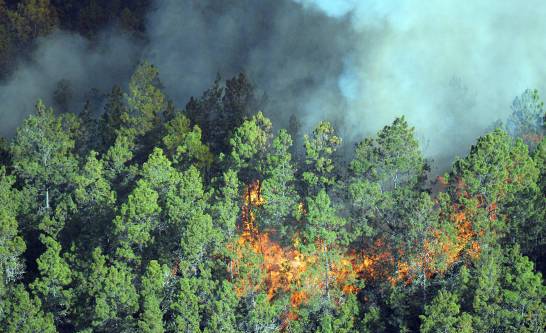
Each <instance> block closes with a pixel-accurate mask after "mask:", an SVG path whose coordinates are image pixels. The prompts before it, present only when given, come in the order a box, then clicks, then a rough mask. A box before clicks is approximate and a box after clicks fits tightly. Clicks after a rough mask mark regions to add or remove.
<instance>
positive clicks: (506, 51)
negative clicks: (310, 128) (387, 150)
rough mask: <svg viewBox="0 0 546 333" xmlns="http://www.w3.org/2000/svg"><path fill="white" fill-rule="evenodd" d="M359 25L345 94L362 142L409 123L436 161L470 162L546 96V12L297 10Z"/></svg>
mask: <svg viewBox="0 0 546 333" xmlns="http://www.w3.org/2000/svg"><path fill="white" fill-rule="evenodd" d="M294 1H296V2H299V3H301V4H302V5H303V6H304V7H306V8H309V9H310V10H322V11H324V12H325V13H326V14H327V15H329V16H332V17H338V18H344V17H350V18H351V21H352V23H353V27H354V29H355V30H356V31H357V32H358V38H357V39H356V40H354V41H353V42H354V44H355V46H356V50H355V52H352V53H350V54H347V55H346V61H345V69H344V71H343V73H344V74H343V75H341V76H340V77H339V85H340V88H341V90H342V92H343V93H344V95H345V97H346V98H347V100H348V103H349V108H348V111H347V112H348V113H347V114H348V121H347V124H352V125H353V126H352V131H349V133H354V134H356V135H361V134H367V133H370V132H374V131H377V130H378V129H379V128H381V127H382V126H384V125H385V124H387V123H389V122H391V121H392V120H393V119H394V118H395V117H397V116H401V115H405V116H406V118H407V119H408V120H409V121H410V123H411V124H413V125H414V126H415V127H416V129H417V132H418V135H419V136H420V137H421V139H422V141H423V143H424V145H425V148H426V153H427V155H429V156H431V157H434V158H436V159H442V158H444V157H446V156H450V155H452V154H454V153H459V154H461V153H464V150H466V149H467V148H468V147H469V145H470V144H471V143H472V141H473V140H474V139H475V138H476V136H478V135H480V134H481V133H483V131H484V130H486V129H488V127H490V126H491V124H492V123H493V122H494V121H495V120H498V119H501V120H504V119H506V117H507V115H508V114H509V112H510V104H511V101H512V99H513V98H514V97H515V96H516V95H518V94H520V93H521V92H522V91H523V90H524V89H526V88H538V89H539V90H541V91H545V90H544V87H545V78H546V75H545V74H546V66H544V58H545V56H546V39H545V38H546V20H544V18H545V17H546V3H545V2H543V1H539V0H530V1H494V0H476V1H456V0H431V1H419V0H398V1H381V0H354V1H352V0H338V1H336V0H294Z"/></svg>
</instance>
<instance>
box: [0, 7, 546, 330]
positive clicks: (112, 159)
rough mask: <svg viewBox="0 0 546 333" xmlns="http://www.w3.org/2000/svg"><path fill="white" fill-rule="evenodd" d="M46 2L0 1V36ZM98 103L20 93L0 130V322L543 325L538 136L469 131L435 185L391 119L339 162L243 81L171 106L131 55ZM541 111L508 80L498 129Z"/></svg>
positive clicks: (48, 12)
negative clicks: (22, 100) (11, 133)
mask: <svg viewBox="0 0 546 333" xmlns="http://www.w3.org/2000/svg"><path fill="white" fill-rule="evenodd" d="M139 3H140V4H141V5H142V3H141V1H140V0H139V1H135V2H134V3H133V4H128V3H126V2H125V1H124V0H120V1H114V2H112V3H111V4H105V2H104V0H91V1H84V2H82V3H78V2H77V1H67V2H66V4H64V3H63V4H61V3H59V2H58V1H56V2H54V5H55V8H59V9H60V10H59V12H58V16H59V18H60V20H61V21H62V22H65V23H62V26H63V27H64V26H65V24H68V23H66V21H63V20H66V16H67V15H70V14H69V12H70V11H71V10H73V11H74V12H77V13H78V15H81V16H82V17H81V18H79V19H77V20H75V21H71V22H70V24H68V25H69V26H72V25H82V27H81V28H82V29H83V30H86V31H89V33H90V34H92V33H93V31H95V30H96V29H97V26H100V25H101V24H102V23H101V22H105V21H108V20H110V19H111V18H106V17H105V15H112V17H117V16H119V15H121V14H120V13H124V14H123V17H124V21H123V22H121V24H124V25H127V26H128V27H133V28H137V27H136V26H137V25H139V23H138V21H139V19H138V16H139V14H138V13H139V11H138V10H137V9H136V8H137V7H138V6H139ZM52 8H53V5H52V4H49V3H48V2H47V1H38V0H36V1H34V0H32V1H31V0H29V1H24V2H22V3H21V4H20V5H19V6H18V7H17V8H15V9H13V7H10V9H7V7H6V6H5V4H4V3H3V2H2V0H0V46H2V45H7V44H10V45H11V44H12V43H16V41H14V40H12V38H13V36H11V35H10V36H8V37H10V38H7V39H6V36H5V33H3V30H2V29H5V27H6V26H7V23H6V20H7V21H9V20H11V19H14V20H16V21H17V22H16V23H17V24H23V25H24V24H26V23H25V21H24V20H27V19H28V20H30V21H31V22H37V23H36V24H37V26H36V28H37V29H43V30H44V31H45V30H47V29H49V28H48V27H50V24H53V23H52V22H50V21H51V20H53V16H52V15H53V14H54V13H53V9H52ZM14 13H15V14H14ZM3 14H5V15H3ZM14 15H15V16H14ZM17 15H19V16H20V17H19V16H17ZM56 15H57V14H56ZM6 17H7V19H6ZM10 22H11V21H10ZM9 24H12V23H9ZM55 24H56V23H55ZM53 26H54V25H53ZM133 28H131V29H133ZM21 29H22V30H21V31H22V36H24V34H25V27H21ZM137 29H138V28H137ZM33 33H40V32H39V31H36V32H33ZM25 38H27V37H25ZM28 38H30V39H32V38H34V37H32V36H31V37H28ZM2 52H3V51H2V50H0V57H1V56H2V54H3V53H2ZM7 52H11V51H7ZM0 66H1V59H0ZM59 88H62V89H60V90H59V94H58V96H57V97H58V101H57V102H58V103H57V104H59V106H61V107H62V105H65V106H66V105H67V104H66V103H67V101H68V98H69V97H70V96H69V94H68V93H69V92H70V91H69V90H70V87H69V86H68V85H65V83H64V82H61V84H60V85H59ZM74 93H79V92H74ZM105 103H106V106H105V110H104V111H105V112H104V114H103V115H102V116H101V117H100V118H99V119H98V120H97V119H95V117H94V116H93V112H92V111H94V109H93V108H91V107H90V104H88V105H87V106H86V108H85V110H84V112H82V114H80V115H75V114H69V113H65V114H62V115H56V114H55V113H54V111H53V110H52V109H47V108H46V107H45V106H44V105H43V103H41V102H38V104H37V112H36V113H35V114H33V115H30V116H29V117H28V118H27V119H26V120H25V121H24V122H23V123H22V125H21V126H20V128H19V129H18V130H17V132H16V135H15V137H14V138H13V139H12V140H11V142H10V143H9V144H8V143H7V142H6V141H2V142H1V143H0V164H1V165H0V331H2V332H55V331H60V332H86V333H90V332H156V333H160V332H161V333H163V332H206V333H212V332H233V333H235V332H280V331H285V332H323V333H326V332H347V333H348V332H393V331H401V332H410V331H418V330H421V331H423V332H455V331H461V332H473V331H474V332H540V331H543V330H544V327H545V324H546V323H545V321H544V318H546V307H545V300H546V286H545V285H544V281H543V278H542V275H541V274H540V273H537V272H536V270H535V264H536V266H537V267H538V270H539V271H540V270H543V269H544V267H545V265H544V262H545V261H544V260H545V257H544V245H545V242H546V241H545V240H546V237H545V235H546V224H545V222H544V221H545V219H544V217H545V214H546V208H545V207H546V204H545V200H546V199H545V197H546V196H545V193H546V192H545V191H546V185H545V184H546V183H545V179H546V167H545V161H546V150H545V149H546V148H545V147H546V143H545V142H546V141H544V139H542V141H541V142H537V145H536V147H534V146H533V147H531V148H532V153H531V154H530V153H529V149H528V145H529V142H524V141H523V140H519V139H514V138H513V137H511V136H509V135H508V134H507V133H506V132H504V131H503V130H500V129H497V130H494V131H492V132H491V133H488V134H486V135H484V136H483V137H481V138H479V139H478V141H477V143H476V144H475V145H474V146H473V147H472V149H471V150H470V153H469V154H468V155H467V156H466V157H464V158H462V159H459V160H458V161H457V162H456V163H455V164H454V166H453V169H452V170H451V172H450V173H449V176H446V177H445V178H444V179H441V180H439V181H438V184H439V185H441V186H438V191H439V192H440V193H437V192H438V191H437V189H436V188H432V187H431V186H429V185H428V184H427V183H428V181H427V177H428V175H427V173H428V171H429V169H428V166H427V161H426V160H425V159H424V158H423V155H422V154H421V151H420V148H419V144H418V140H416V138H415V134H414V129H413V128H412V127H410V126H409V124H408V123H407V121H406V120H405V119H404V118H398V119H396V120H395V121H394V122H393V123H392V124H390V125H388V126H386V127H384V128H383V129H382V130H380V131H379V132H378V133H377V135H376V136H374V137H372V138H366V139H364V140H362V141H360V143H358V144H357V145H356V148H355V152H354V155H353V156H343V157H342V156H341V155H340V151H343V152H344V153H345V152H346V150H345V149H343V148H346V147H342V145H341V144H342V140H341V138H340V137H338V136H337V134H336V133H335V131H334V128H333V126H332V125H331V124H330V123H329V122H326V121H324V122H321V123H319V125H318V126H317V128H315V129H314V131H313V132H312V133H310V134H308V135H306V136H305V137H304V139H303V142H300V141H301V138H300V132H301V127H300V126H299V125H298V124H297V119H296V117H295V116H294V117H292V120H291V125H290V130H289V131H287V130H284V129H280V130H279V131H278V134H277V135H276V136H274V135H273V124H272V122H271V121H270V120H269V119H268V118H266V117H265V116H264V114H263V113H261V112H257V111H258V110H259V109H260V108H259V106H260V104H261V100H260V98H258V97H257V96H256V92H255V90H254V87H253V85H252V84H251V83H250V81H249V80H248V78H246V76H244V75H238V76H236V77H235V78H233V79H231V80H228V81H226V82H224V81H222V80H220V79H217V80H216V82H215V83H214V85H213V87H212V88H211V89H209V90H208V91H206V92H205V93H204V95H203V96H202V97H201V98H199V99H195V98H192V99H191V100H190V102H189V103H188V105H187V106H186V109H185V112H183V113H182V112H180V111H178V109H177V108H176V106H175V105H174V103H173V102H170V101H169V102H168V101H167V98H166V97H165V95H164V94H163V92H162V91H161V85H160V82H159V74H158V72H157V69H156V68H155V67H153V66H152V65H151V64H149V63H147V62H143V63H142V64H140V66H138V68H137V69H136V71H135V73H134V75H133V77H132V78H131V81H130V83H129V91H128V92H127V93H124V91H123V90H122V89H121V88H119V87H118V88H114V89H113V90H112V91H111V93H110V94H109V95H108V96H107V97H106V100H105ZM542 109H543V107H542V104H541V103H539V100H538V95H536V93H529V92H526V93H525V94H524V96H522V97H520V98H519V99H518V100H517V102H515V103H514V115H513V116H512V118H513V120H511V122H510V124H512V125H513V126H514V128H517V130H518V131H520V132H521V131H523V132H528V131H530V130H529V128H535V127H532V126H531V125H532V124H531V123H532V121H531V120H533V119H535V118H537V117H538V116H539V113H540V112H543V111H541V110H542ZM256 112H257V113H256ZM537 112H538V113H537ZM533 115H534V116H533ZM529 117H530V118H529ZM97 128H98V129H97ZM541 130H543V129H541ZM97 131H100V132H101V133H100V134H101V135H99V134H98V133H96V132H97ZM289 133H291V134H293V135H292V136H291V135H290V134H289ZM537 133H538V132H537ZM511 134H513V133H511ZM516 136H518V135H516ZM524 139H525V137H524ZM294 140H295V141H294ZM294 142H296V144H294ZM302 143H303V145H302ZM525 143H527V145H526V144H525ZM8 146H9V150H8V149H7V147H8ZM295 146H303V147H304V148H305V155H304V156H298V155H297V153H298V150H297V149H295V148H294V147H295ZM529 146H531V145H529ZM294 152H295V154H294ZM347 155H348V153H347ZM345 157H347V158H345ZM258 181H259V182H258ZM250 184H255V185H257V186H255V187H256V188H257V189H258V192H259V193H253V194H252V195H253V197H252V199H253V200H248V196H247V194H248V193H243V192H244V191H245V190H246V189H249V188H250V187H249V185H250ZM444 185H445V186H444ZM252 188H253V189H254V187H252ZM257 198H259V199H260V200H255V199H257ZM249 201H250V202H249ZM520 247H521V249H522V250H521V253H520V250H519V248H520ZM470 249H471V250H472V251H470ZM522 253H523V255H522ZM524 255H525V256H524ZM526 255H529V257H526Z"/></svg>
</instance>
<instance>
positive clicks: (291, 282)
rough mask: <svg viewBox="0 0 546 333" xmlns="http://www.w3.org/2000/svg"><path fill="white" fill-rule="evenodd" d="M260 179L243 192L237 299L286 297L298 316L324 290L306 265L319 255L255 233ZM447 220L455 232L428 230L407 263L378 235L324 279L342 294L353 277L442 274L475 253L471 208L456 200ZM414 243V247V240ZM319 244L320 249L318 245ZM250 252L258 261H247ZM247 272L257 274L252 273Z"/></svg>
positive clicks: (233, 266)
mask: <svg viewBox="0 0 546 333" xmlns="http://www.w3.org/2000/svg"><path fill="white" fill-rule="evenodd" d="M464 188H465V186H464V183H463V182H462V181H458V182H457V187H456V191H457V193H458V194H459V195H467V192H466V191H465V189H464ZM260 190H261V183H260V181H258V180H256V181H254V182H252V183H251V184H250V185H248V186H247V187H246V189H245V192H244V195H243V205H242V207H241V211H242V213H241V214H242V215H241V219H242V223H241V227H242V233H241V235H240V237H239V238H238V239H237V241H236V242H235V244H234V246H233V247H232V249H233V250H234V258H233V259H232V261H231V263H230V265H229V269H230V270H231V273H232V278H233V282H234V283H235V286H236V292H237V294H238V296H239V297H241V296H244V295H246V294H248V293H249V292H252V291H254V292H256V291H263V292H265V293H267V296H268V298H269V299H270V300H271V299H273V298H275V297H276V296H277V295H280V294H285V295H289V299H290V303H291V306H292V309H293V310H291V311H289V313H287V315H286V320H294V319H296V318H297V315H296V313H295V310H296V309H297V308H298V307H299V306H300V305H301V304H303V303H305V302H306V301H307V300H309V299H310V298H311V297H312V296H314V295H318V293H320V292H322V291H323V289H324V288H325V286H324V283H323V276H317V275H320V274H316V273H315V274H312V273H311V272H312V270H310V268H312V267H317V266H316V264H318V262H319V260H318V255H319V254H317V255H309V254H304V253H302V252H300V251H299V250H298V248H299V246H298V244H299V243H300V240H299V239H298V237H297V236H296V237H295V238H294V239H293V242H292V244H291V245H290V246H286V247H283V246H281V245H280V244H279V243H277V242H275V241H274V240H272V239H271V234H273V233H274V231H271V232H260V231H259V230H258V228H257V226H256V224H255V222H256V221H255V219H256V214H255V210H256V209H257V208H259V207H260V206H262V205H264V204H266V202H265V199H264V198H263V197H262V196H261V193H260ZM298 208H299V209H300V211H301V212H302V213H304V214H305V207H304V205H303V204H302V203H300V205H299V207H298ZM495 210H496V205H494V204H493V205H490V207H489V208H488V211H489V214H490V219H495V218H496V215H495ZM445 217H447V219H446V220H447V223H452V225H453V227H454V228H455V230H456V233H455V236H451V237H449V236H448V235H447V234H446V233H445V232H444V231H442V230H434V231H433V232H431V235H432V237H430V239H427V240H425V241H424V243H423V244H421V246H420V247H417V248H420V251H421V252H419V253H418V254H417V255H416V256H412V259H411V262H406V261H403V260H401V259H398V258H401V257H404V256H403V254H404V253H403V251H402V250H401V249H396V248H391V246H389V245H388V244H387V243H386V242H385V241H384V240H383V239H376V240H375V241H374V242H373V244H371V245H370V246H368V247H367V248H365V249H362V250H359V251H352V252H350V253H346V254H345V255H344V256H343V257H342V258H340V259H339V260H337V261H336V262H335V263H332V265H331V270H330V275H329V280H330V281H331V282H330V283H331V284H333V285H334V287H335V288H339V290H342V291H343V292H345V293H356V292H358V291H359V288H358V287H357V286H356V285H355V282H356V281H358V280H364V281H368V282H372V281H378V282H381V281H386V282H389V283H391V284H392V285H396V284H398V283H404V284H406V285H407V284H411V283H412V282H413V281H414V280H415V278H416V277H417V275H418V274H421V276H425V277H426V278H431V277H432V276H434V275H436V274H442V273H445V272H446V271H447V269H448V268H449V267H450V266H451V265H452V264H453V263H455V262H457V261H459V260H461V258H462V257H463V256H464V255H465V254H466V255H468V256H469V257H470V258H476V257H477V256H478V255H479V253H480V247H479V244H478V243H477V242H476V236H477V234H476V232H475V231H474V230H473V228H472V212H469V211H468V210H467V209H465V208H464V207H460V206H458V205H456V204H454V205H453V206H452V210H451V212H447V216H445ZM416 246H418V245H417V244H416ZM318 248H322V247H321V246H320V245H319V246H318ZM249 254H252V255H255V257H257V258H259V260H254V261H252V260H249V259H248V258H249V257H251V256H249ZM250 272H258V273H257V274H256V273H254V274H252V273H250Z"/></svg>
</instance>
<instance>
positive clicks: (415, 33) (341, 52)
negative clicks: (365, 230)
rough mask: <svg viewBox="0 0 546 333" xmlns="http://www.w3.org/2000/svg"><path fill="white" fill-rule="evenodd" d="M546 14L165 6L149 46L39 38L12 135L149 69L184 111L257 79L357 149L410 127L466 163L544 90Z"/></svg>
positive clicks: (19, 73)
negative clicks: (58, 107) (470, 152)
mask: <svg viewBox="0 0 546 333" xmlns="http://www.w3.org/2000/svg"><path fill="white" fill-rule="evenodd" d="M544 17H546V4H543V3H542V1H539V0H529V1H525V2H520V1H502V2H499V1H494V0H476V1H472V2H470V1H468V2H460V1H455V0H431V1H426V2H424V1H417V0H393V1H380V0H260V1H256V0H234V1H222V0H201V1H197V0H156V1H155V2H153V4H152V8H151V9H150V12H149V14H148V16H147V19H146V36H145V38H144V39H145V41H146V42H143V41H136V40H133V39H131V38H129V37H128V36H126V35H124V34H123V33H121V32H119V31H117V30H115V29H113V28H110V29H108V30H107V31H104V32H103V33H102V34H101V36H100V37H99V38H98V39H97V41H95V42H94V43H90V42H88V41H87V40H86V39H84V38H83V37H80V36H78V35H75V34H69V33H66V32H56V33H54V34H53V35H51V36H48V37H46V38H43V39H40V40H39V41H38V43H37V47H36V50H35V52H34V54H33V56H32V60H31V61H29V62H25V63H20V64H19V67H18V68H17V70H16V71H15V72H14V74H13V76H12V77H11V78H10V79H9V80H8V81H7V82H4V83H3V84H0V98H1V100H2V103H1V105H0V117H1V118H0V119H1V123H0V132H1V133H4V134H6V133H9V132H10V130H13V128H14V126H15V125H16V124H18V123H19V122H20V121H21V119H22V118H23V117H24V116H25V115H27V114H29V113H30V112H31V111H32V106H33V104H34V102H35V100H36V99H37V98H43V99H45V100H46V101H49V102H50V101H52V94H53V92H54V91H55V89H56V86H57V84H58V82H59V81H60V80H63V79H64V80H66V81H67V82H69V83H70V84H72V86H73V87H72V91H73V92H74V94H73V96H72V99H71V103H70V104H69V105H70V107H71V108H72V111H74V112H79V111H80V110H81V108H82V107H83V100H84V98H85V96H87V95H88V92H89V90H90V89H91V88H97V89H98V90H99V91H100V92H106V91H108V90H109V89H110V88H111V86H112V85H113V84H114V83H120V84H122V85H123V84H125V83H126V82H127V80H128V78H129V76H130V73H131V71H132V70H133V69H134V66H135V65H136V64H137V63H138V61H140V60H141V59H148V60H149V61H150V62H152V63H153V64H155V65H156V66H157V67H158V68H159V71H160V76H161V80H162V83H163V85H164V88H165V91H166V93H167V95H168V96H169V97H170V98H172V99H173V100H174V101H175V102H176V104H177V105H178V106H179V107H183V106H184V105H185V103H186V102H187V100H188V98H189V97H190V96H192V95H193V96H196V95H200V94H201V93H202V92H203V91H204V90H205V89H207V88H208V87H209V86H210V85H211V83H212V82H213V81H214V79H215V77H216V75H217V74H218V73H219V74H220V75H222V77H224V78H229V77H230V76H233V75H235V74H236V73H238V72H240V71H245V72H246V73H247V74H248V75H249V77H250V78H251V79H252V81H253V82H254V83H255V85H256V86H257V87H258V88H259V89H261V90H262V91H263V92H264V93H265V94H266V95H267V98H268V99H267V100H268V104H267V106H266V107H265V108H266V109H265V110H264V111H265V112H266V113H267V115H268V116H269V117H271V118H272V119H273V120H275V121H277V122H278V123H280V124H283V125H285V124H286V120H287V119H288V118H289V116H290V115H291V114H293V113H295V114H297V115H298V116H299V118H300V120H301V121H302V122H303V125H304V129H305V130H307V131H308V130H310V129H311V128H312V127H313V126H314V125H316V123H317V122H318V121H320V120H322V119H329V120H332V121H334V122H335V124H336V126H337V127H338V128H339V132H340V133H341V135H342V136H343V137H344V138H346V139H347V141H356V140H359V139H360V138H362V137H363V136H366V135H371V134H373V133H375V132H376V131H377V130H379V129H380V128H381V127H382V126H385V125H387V124H389V123H390V122H392V121H393V120H394V118H395V117H398V116H402V115H404V116H406V118H407V119H408V121H409V122H410V124H411V125H413V126H415V127H416V131H417V135H418V138H419V139H420V141H421V143H422V146H423V149H424V151H425V153H426V155H427V156H428V157H432V158H434V159H436V160H442V159H449V158H452V157H453V155H456V154H464V152H465V151H466V150H467V149H468V147H469V145H470V144H471V143H472V142H473V140H475V138H476V137H477V136H479V135H480V134H482V133H483V132H484V131H485V130H487V129H489V128H490V126H491V124H492V123H493V122H494V121H496V120H499V119H500V120H504V119H505V118H506V117H507V116H508V114H509V113H510V104H511V101H512V100H513V98H514V97H515V96H516V95H518V94H520V93H521V92H522V91H523V90H524V89H526V88H538V89H539V90H540V91H544V77H545V74H546V73H545V72H546V69H545V67H544V65H543V61H544V58H545V55H546V43H545V42H546V21H545V20H544V19H543V18H544Z"/></svg>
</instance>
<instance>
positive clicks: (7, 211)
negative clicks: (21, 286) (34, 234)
mask: <svg viewBox="0 0 546 333" xmlns="http://www.w3.org/2000/svg"><path fill="white" fill-rule="evenodd" d="M14 182H15V177H13V176H8V175H6V169H5V168H4V167H3V166H0V298H2V299H4V297H7V296H6V295H7V293H8V289H9V287H10V286H11V284H12V283H14V282H15V281H17V280H18V279H19V278H20V277H21V275H22V273H23V270H24V262H23V261H22V258H21V255H22V254H23V252H24V251H25V249H26V245H25V241H24V240H23V238H22V237H21V235H20V231H19V230H18V224H17V220H16V213H17V210H18V204H19V202H18V199H19V198H18V192H17V191H16V190H15V189H14V188H13V184H14Z"/></svg>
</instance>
